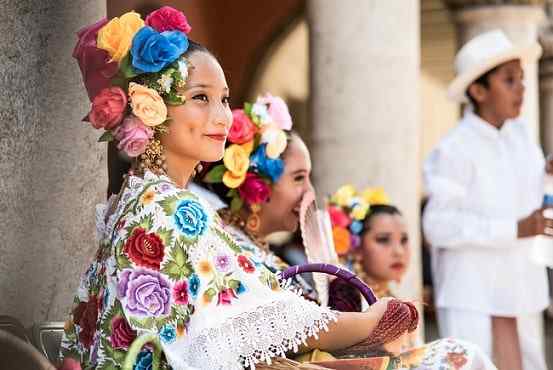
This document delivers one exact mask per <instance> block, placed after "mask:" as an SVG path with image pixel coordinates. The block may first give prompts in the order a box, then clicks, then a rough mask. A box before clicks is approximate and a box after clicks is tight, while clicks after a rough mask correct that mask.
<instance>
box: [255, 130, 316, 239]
mask: <svg viewBox="0 0 553 370" xmlns="http://www.w3.org/2000/svg"><path fill="white" fill-rule="evenodd" d="M310 175H311V158H310V156H309V151H308V150H307V147H306V146H305V144H304V142H303V141H302V140H301V139H300V138H298V137H297V136H294V137H292V139H291V141H290V143H289V144H288V148H287V149H286V153H285V155H284V173H283V175H282V176H281V178H280V179H279V180H278V181H277V182H276V183H275V184H274V185H273V189H272V193H271V198H270V200H269V201H268V202H267V203H264V204H263V205H262V206H261V211H260V213H259V216H260V218H261V231H262V234H265V235H267V234H269V233H272V232H276V231H290V232H294V231H296V229H297V228H298V224H299V209H300V203H301V200H302V198H303V196H304V194H305V193H306V192H308V191H310V190H313V187H312V185H311V180H310V178H309V176H310Z"/></svg>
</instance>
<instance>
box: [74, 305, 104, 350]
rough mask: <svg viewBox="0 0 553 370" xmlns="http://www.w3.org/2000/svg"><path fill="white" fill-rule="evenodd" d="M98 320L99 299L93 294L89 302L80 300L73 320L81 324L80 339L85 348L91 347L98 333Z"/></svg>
mask: <svg viewBox="0 0 553 370" xmlns="http://www.w3.org/2000/svg"><path fill="white" fill-rule="evenodd" d="M97 320H98V300H97V298H96V296H94V295H92V296H90V297H89V298H88V302H80V303H79V304H78V305H77V307H76V308H75V309H74V310H73V322H74V323H75V324H77V325H79V326H80V331H79V341H80V342H81V344H82V345H83V346H84V347H85V348H90V346H91V345H92V343H93V341H94V333H96V321H97Z"/></svg>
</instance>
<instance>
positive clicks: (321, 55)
mask: <svg viewBox="0 0 553 370" xmlns="http://www.w3.org/2000/svg"><path fill="white" fill-rule="evenodd" d="M308 21H309V24H310V52H311V61H310V62H311V68H310V70H311V98H310V99H311V100H310V112H311V120H312V127H313V138H312V139H313V141H312V143H313V145H312V153H313V165H314V181H315V185H316V187H317V190H318V192H319V194H320V195H326V194H329V193H331V192H332V191H334V190H336V189H337V187H338V186H340V185H342V184H344V183H352V184H355V185H356V186H358V187H364V186H367V185H371V186H382V187H384V188H385V189H386V191H387V192H388V193H389V195H390V196H391V198H392V201H393V203H394V204H396V205H397V206H399V208H400V209H401V210H402V211H403V212H404V214H405V216H406V218H407V221H408V223H409V231H410V235H411V240H412V243H411V245H412V247H413V253H412V261H411V268H410V270H409V272H408V274H407V275H406V277H405V279H404V282H403V284H402V286H401V289H400V294H401V295H402V296H405V297H410V298H417V299H420V296H421V261H420V248H419V213H420V212H419V208H420V190H419V188H420V163H419V145H420V140H421V135H420V120H419V106H420V93H419V76H420V8H419V1H416V0H387V1H380V0H350V1H347V2H338V1H318V0H310V1H308Z"/></svg>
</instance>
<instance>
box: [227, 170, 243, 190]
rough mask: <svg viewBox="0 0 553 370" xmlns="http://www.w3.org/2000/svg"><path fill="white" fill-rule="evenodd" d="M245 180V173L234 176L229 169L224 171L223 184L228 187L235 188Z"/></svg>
mask: <svg viewBox="0 0 553 370" xmlns="http://www.w3.org/2000/svg"><path fill="white" fill-rule="evenodd" d="M244 180H246V174H243V175H241V176H234V174H233V173H232V172H230V171H227V172H225V174H224V175H223V184H225V186H226V187H227V188H229V189H236V188H237V187H239V186H240V185H242V183H243V182H244Z"/></svg>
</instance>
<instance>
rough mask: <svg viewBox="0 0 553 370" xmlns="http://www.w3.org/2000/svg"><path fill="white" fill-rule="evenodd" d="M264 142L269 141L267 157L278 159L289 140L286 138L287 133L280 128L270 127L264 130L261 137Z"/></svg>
mask: <svg viewBox="0 0 553 370" xmlns="http://www.w3.org/2000/svg"><path fill="white" fill-rule="evenodd" d="M261 141H262V142H263V143H267V148H266V149H265V150H266V153H267V157H269V158H271V159H277V158H278V157H280V155H281V154H282V152H284V149H286V146H287V145H288V141H287V140H286V134H285V133H284V131H282V130H281V129H279V128H276V127H270V128H268V129H266V130H265V131H264V132H263V135H262V137H261Z"/></svg>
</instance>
